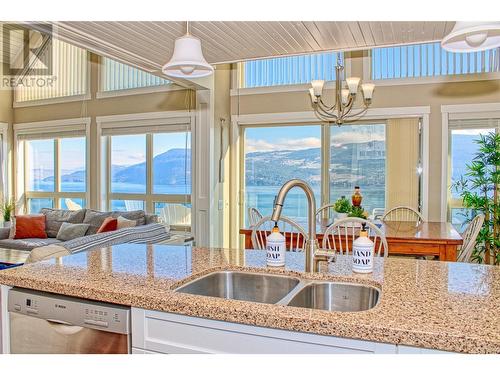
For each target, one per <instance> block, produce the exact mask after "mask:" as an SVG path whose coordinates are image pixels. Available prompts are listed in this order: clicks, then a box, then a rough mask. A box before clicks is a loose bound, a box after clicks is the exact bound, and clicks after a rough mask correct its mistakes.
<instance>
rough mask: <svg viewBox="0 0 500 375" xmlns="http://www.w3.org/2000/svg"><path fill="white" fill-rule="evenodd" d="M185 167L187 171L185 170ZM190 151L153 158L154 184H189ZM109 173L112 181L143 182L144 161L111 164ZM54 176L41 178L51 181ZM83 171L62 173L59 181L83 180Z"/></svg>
mask: <svg viewBox="0 0 500 375" xmlns="http://www.w3.org/2000/svg"><path fill="white" fill-rule="evenodd" d="M186 166H188V168H187V173H186V172H185V171H186ZM190 166H191V152H190V150H187V151H186V150H185V149H176V148H174V149H171V150H168V151H166V152H164V153H162V154H159V155H156V156H155V157H154V158H153V171H154V172H155V175H154V178H155V184H158V185H189V184H191V168H190ZM111 174H112V178H113V181H114V182H123V183H129V184H143V183H144V176H146V162H143V163H138V164H133V165H129V166H123V165H112V166H111ZM53 180H54V176H49V177H46V178H44V179H43V181H45V182H51V181H53ZM84 181H85V171H84V170H78V171H74V172H72V173H67V174H63V175H62V176H61V182H84Z"/></svg>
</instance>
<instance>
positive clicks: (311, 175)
mask: <svg viewBox="0 0 500 375" xmlns="http://www.w3.org/2000/svg"><path fill="white" fill-rule="evenodd" d="M474 138H477V136H471V135H454V136H453V142H454V148H456V150H461V152H455V153H454V160H455V164H456V165H457V166H460V165H462V164H465V162H466V161H467V162H468V161H469V160H470V159H471V158H472V157H473V152H474V150H475V147H471V139H474ZM190 164H191V153H190V152H189V150H188V151H187V152H186V150H185V149H171V150H168V151H166V152H164V153H162V154H159V155H157V156H155V157H154V158H153V168H154V171H155V183H157V184H166V185H185V184H188V185H189V184H190V183H191V171H190V168H188V169H187V173H185V170H186V166H190ZM111 169H112V175H113V181H115V182H122V183H130V184H135V183H137V184H142V183H144V176H145V174H146V163H145V162H143V163H138V164H133V165H129V166H119V165H113V166H112V168H111ZM460 172H462V171H460ZM454 174H455V173H454ZM84 177H85V173H84V171H82V170H79V171H74V172H72V173H68V174H63V175H62V176H61V179H62V182H83V181H84ZM245 178H246V185H253V186H279V185H281V184H282V183H283V182H285V181H287V180H289V179H292V178H300V179H303V180H305V181H307V182H309V183H310V184H312V185H318V184H320V182H321V150H320V148H308V149H301V150H279V151H264V152H249V153H247V154H246V156H245ZM43 180H44V181H52V180H53V176H50V177H46V178H44V179H43ZM330 181H332V184H334V185H336V186H352V184H355V183H357V184H360V185H371V186H373V185H380V186H383V185H384V183H385V142H384V141H371V142H363V143H345V144H342V145H333V146H332V147H331V148H330Z"/></svg>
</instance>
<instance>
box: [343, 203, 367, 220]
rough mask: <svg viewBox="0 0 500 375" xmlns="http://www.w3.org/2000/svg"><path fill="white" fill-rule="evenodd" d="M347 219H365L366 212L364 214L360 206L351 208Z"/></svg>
mask: <svg viewBox="0 0 500 375" xmlns="http://www.w3.org/2000/svg"><path fill="white" fill-rule="evenodd" d="M348 216H349V217H359V218H360V219H365V220H366V218H367V217H368V212H366V211H365V210H364V209H363V207H361V206H352V207H351V211H350V212H349V215H348Z"/></svg>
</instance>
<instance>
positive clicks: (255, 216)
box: [248, 207, 263, 228]
mask: <svg viewBox="0 0 500 375" xmlns="http://www.w3.org/2000/svg"><path fill="white" fill-rule="evenodd" d="M262 217H263V215H262V214H261V213H260V211H259V210H258V209H256V208H255V207H248V225H249V226H250V228H252V227H253V226H254V225H255V224H257V222H258V221H259V220H260V219H262Z"/></svg>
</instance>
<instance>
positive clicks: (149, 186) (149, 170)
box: [144, 133, 154, 213]
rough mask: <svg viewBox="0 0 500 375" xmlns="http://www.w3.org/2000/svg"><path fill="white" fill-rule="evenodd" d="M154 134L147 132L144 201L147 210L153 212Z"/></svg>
mask: <svg viewBox="0 0 500 375" xmlns="http://www.w3.org/2000/svg"><path fill="white" fill-rule="evenodd" d="M153 172H154V171H153V134H151V133H148V134H146V197H145V198H146V199H145V202H144V205H145V207H144V208H145V210H146V212H151V213H152V212H153V211H154V210H153V201H152V199H151V196H152V194H153Z"/></svg>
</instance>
